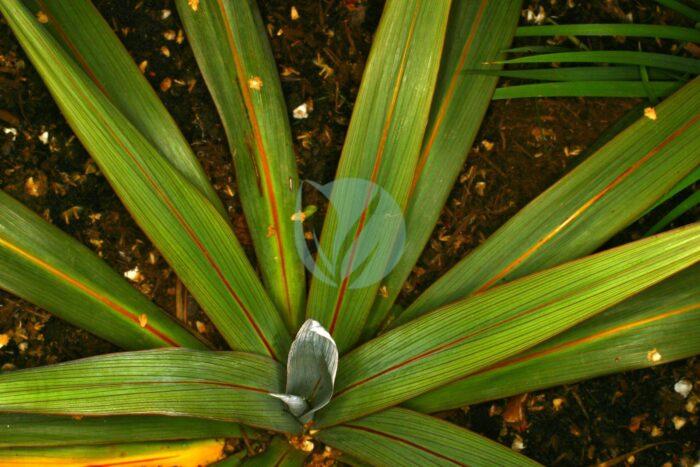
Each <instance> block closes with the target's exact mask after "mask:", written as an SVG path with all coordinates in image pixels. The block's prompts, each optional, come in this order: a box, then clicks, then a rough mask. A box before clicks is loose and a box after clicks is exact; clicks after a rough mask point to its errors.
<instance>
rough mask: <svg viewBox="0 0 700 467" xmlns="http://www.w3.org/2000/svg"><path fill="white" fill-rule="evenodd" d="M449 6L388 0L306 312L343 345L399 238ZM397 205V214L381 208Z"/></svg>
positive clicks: (430, 0) (355, 330) (362, 316)
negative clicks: (324, 269)
mask: <svg viewBox="0 0 700 467" xmlns="http://www.w3.org/2000/svg"><path fill="white" fill-rule="evenodd" d="M449 7H450V0H389V1H388V2H387V4H386V6H385V7H384V12H383V14H382V19H381V22H380V25H379V29H378V30H377V33H376V35H375V39H374V45H373V47H372V50H371V52H370V56H369V59H368V61H367V66H366V68H365V72H364V76H363V79H362V85H361V87H360V91H359V93H358V96H357V101H356V103H355V109H354V111H353V116H352V121H351V122H350V128H349V129H348V135H347V138H346V140H345V147H344V149H343V154H342V156H341V159H340V162H339V167H338V171H337V173H336V180H335V185H334V188H333V192H332V194H331V197H330V205H329V208H328V213H327V215H326V219H325V224H324V227H323V234H322V236H321V244H320V247H319V249H320V251H319V253H318V257H319V258H318V260H317V264H316V270H315V271H314V278H313V281H312V284H311V291H310V295H309V303H308V306H307V316H308V317H310V318H314V319H316V320H318V321H320V322H321V323H322V324H323V325H324V326H325V327H326V328H327V329H328V330H329V332H330V333H331V334H333V337H334V338H335V341H336V343H337V344H338V348H339V349H340V350H341V351H344V350H348V348H350V346H351V345H352V344H353V343H354V342H355V341H356V340H357V339H358V338H359V337H360V332H361V331H362V327H363V326H364V323H365V320H366V317H367V314H368V312H369V309H370V307H371V306H372V303H373V301H374V298H375V296H376V293H377V290H378V288H379V282H378V281H379V280H380V279H381V278H382V275H383V273H384V271H385V269H386V267H387V265H388V264H389V262H390V260H391V257H392V254H393V253H394V251H393V249H392V248H393V245H394V240H395V239H396V238H397V236H399V235H400V231H401V228H402V225H403V220H402V216H401V211H402V210H403V209H404V206H405V204H406V200H407V197H408V192H409V189H410V186H411V180H412V178H413V173H414V169H415V166H416V163H417V160H418V156H419V152H420V145H421V141H422V138H423V133H424V131H425V126H426V123H427V119H428V114H429V107H430V100H431V98H432V94H433V89H434V86H435V81H436V78H437V72H438V66H439V61H440V54H441V52H442V44H443V40H444V34H445V29H446V25H447V17H448V13H449ZM366 182H370V183H371V184H374V185H378V186H379V187H380V188H381V189H383V190H384V191H383V192H382V191H378V190H376V189H375V188H374V185H371V184H370V185H367V184H366ZM391 203H395V205H396V206H397V211H398V212H392V211H390V210H387V211H381V210H380V208H379V206H385V205H389V204H391ZM377 212H381V213H380V214H377V215H375V213H377ZM373 216H374V217H373ZM324 257H325V258H326V259H327V261H326V262H327V263H329V264H330V267H329V269H330V270H331V271H330V272H326V273H325V276H326V277H322V276H324V273H323V272H321V269H322V268H321V263H322V258H324Z"/></svg>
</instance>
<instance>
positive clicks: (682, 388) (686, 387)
mask: <svg viewBox="0 0 700 467" xmlns="http://www.w3.org/2000/svg"><path fill="white" fill-rule="evenodd" d="M673 390H674V391H676V392H677V393H678V394H680V395H681V396H683V398H684V399H685V398H687V397H688V396H689V395H690V391H692V390H693V383H691V382H690V381H688V380H687V379H685V378H683V379H681V380H679V381H678V382H677V383H676V384H674V385H673Z"/></svg>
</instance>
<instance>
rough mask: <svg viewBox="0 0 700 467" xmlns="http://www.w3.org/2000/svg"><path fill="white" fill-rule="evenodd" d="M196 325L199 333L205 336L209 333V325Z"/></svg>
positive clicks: (200, 323)
mask: <svg viewBox="0 0 700 467" xmlns="http://www.w3.org/2000/svg"><path fill="white" fill-rule="evenodd" d="M194 324H195V326H197V331H199V333H200V334H205V333H206V332H207V325H206V324H204V323H203V322H201V321H195V323H194Z"/></svg>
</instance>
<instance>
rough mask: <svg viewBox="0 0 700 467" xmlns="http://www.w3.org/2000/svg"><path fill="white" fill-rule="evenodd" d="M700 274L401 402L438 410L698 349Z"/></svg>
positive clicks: (689, 272) (676, 279)
mask: <svg viewBox="0 0 700 467" xmlns="http://www.w3.org/2000/svg"><path fill="white" fill-rule="evenodd" d="M698 278H700V267H698V266H694V267H691V268H688V269H686V270H685V271H683V272H681V273H679V274H677V275H675V276H673V277H671V278H669V279H666V280H665V281H664V282H662V283H661V284H658V285H655V286H654V287H651V288H649V289H647V290H645V291H644V292H642V293H640V294H638V295H636V296H634V297H632V298H630V299H629V300H625V301H624V302H622V303H620V304H619V305H617V306H614V307H612V308H610V309H609V310H606V311H605V312H603V313H601V314H600V315H599V316H596V317H595V318H593V319H590V320H588V321H586V322H584V323H581V324H580V325H578V326H575V327H574V328H572V329H571V330H569V331H567V332H565V333H563V334H561V335H559V336H557V337H555V338H553V339H550V340H548V341H547V342H545V343H543V344H541V345H538V346H537V347H534V348H532V349H530V350H528V351H526V352H524V353H522V354H519V355H516V356H514V357H511V358H509V359H507V360H504V361H502V362H499V363H497V364H496V365H493V366H492V367H490V368H487V369H484V370H482V371H480V372H478V373H476V374H474V375H472V376H468V377H466V378H464V379H462V380H459V381H456V382H454V383H452V384H448V385H447V386H443V387H441V388H439V389H436V390H435V391H431V392H429V393H426V394H423V395H422V396H419V397H417V398H416V399H413V400H411V401H408V402H407V403H406V404H405V405H406V406H408V407H410V408H412V409H414V410H418V411H420V412H437V411H441V410H447V409H450V408H455V407H463V406H465V405H469V404H475V403H477V402H482V401H485V400H492V399H500V398H503V397H508V396H511V395H514V394H520V393H523V392H528V391H534V390H538V389H543V388H546V387H550V386H556V385H559V384H567V383H572V382H575V381H580V380H584V379H588V378H594V377H596V376H600V375H604V374H608V373H616V372H619V371H627V370H633V369H637V368H644V367H648V366H652V365H658V364H661V363H668V362H671V361H673V360H678V359H681V358H688V357H691V356H693V355H696V354H698V353H700V339H698V338H697V333H698V329H700V280H698ZM654 352H657V353H658V357H656V354H654Z"/></svg>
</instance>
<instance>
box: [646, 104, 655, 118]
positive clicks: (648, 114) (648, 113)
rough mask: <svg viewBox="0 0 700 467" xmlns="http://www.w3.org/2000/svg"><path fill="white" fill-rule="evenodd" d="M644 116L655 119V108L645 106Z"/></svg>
mask: <svg viewBox="0 0 700 467" xmlns="http://www.w3.org/2000/svg"><path fill="white" fill-rule="evenodd" d="M644 116H645V117H646V118H648V119H649V120H656V110H655V109H654V107H647V108H646V109H644Z"/></svg>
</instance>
